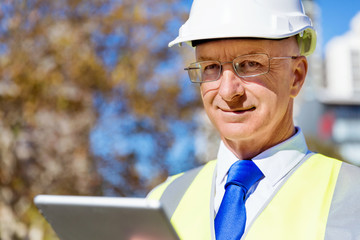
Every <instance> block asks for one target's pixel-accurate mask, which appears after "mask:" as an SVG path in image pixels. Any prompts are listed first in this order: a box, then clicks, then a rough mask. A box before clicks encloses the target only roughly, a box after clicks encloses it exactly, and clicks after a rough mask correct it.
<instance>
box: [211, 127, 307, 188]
mask: <svg viewBox="0 0 360 240" xmlns="http://www.w3.org/2000/svg"><path fill="white" fill-rule="evenodd" d="M295 129H296V133H295V134H294V135H293V136H292V137H290V138H289V139H287V140H285V141H284V142H281V143H279V144H277V145H275V146H273V147H271V148H269V149H267V150H265V151H264V152H262V153H260V154H259V155H257V156H255V157H254V158H253V159H252V160H253V161H254V163H255V164H256V165H257V167H258V168H259V169H260V170H261V171H262V173H263V174H264V176H265V178H267V179H268V181H270V184H272V185H273V186H274V185H276V184H277V183H278V182H279V181H280V180H281V179H283V178H284V177H285V176H286V175H287V174H288V173H289V172H290V171H291V169H293V168H294V167H295V166H296V165H297V164H298V163H299V162H300V161H301V160H302V159H303V158H304V156H305V155H306V154H307V153H308V151H309V150H308V147H307V145H306V141H305V137H304V135H303V133H302V131H301V129H300V128H299V127H296V128H295ZM217 157H218V163H217V177H216V183H217V184H219V183H221V182H222V181H224V180H225V178H226V176H227V173H228V171H229V168H230V167H231V165H232V164H233V163H235V162H236V161H238V160H239V159H238V158H237V157H236V156H235V155H234V154H233V153H232V152H231V151H230V150H229V149H228V148H227V147H226V146H225V144H224V143H223V142H222V141H221V143H220V148H219V152H218V156H217Z"/></svg>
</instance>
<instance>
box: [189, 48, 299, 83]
mask: <svg viewBox="0 0 360 240" xmlns="http://www.w3.org/2000/svg"><path fill="white" fill-rule="evenodd" d="M252 55H266V56H267V57H268V60H269V65H268V70H267V71H266V72H263V73H258V74H253V75H249V76H240V75H239V74H238V72H237V71H236V69H235V64H234V60H235V59H237V58H239V57H244V56H252ZM298 57H301V56H283V57H270V56H269V55H268V54H267V53H253V54H244V55H239V56H237V57H235V58H234V59H233V60H232V61H227V62H220V61H218V60H207V61H199V62H193V63H190V64H189V67H186V68H184V70H185V71H188V74H189V70H192V69H197V68H191V67H190V65H192V64H199V63H204V62H217V63H219V65H220V71H219V75H218V77H217V78H216V79H215V80H209V81H193V80H192V79H191V77H190V74H189V78H190V81H191V82H192V83H208V82H215V81H218V80H219V79H220V77H221V74H222V71H223V68H222V66H223V65H224V64H227V63H232V67H233V70H234V72H235V73H236V75H237V76H238V77H239V78H249V77H256V76H261V75H264V74H267V73H269V72H270V61H271V60H272V59H297V58H298Z"/></svg>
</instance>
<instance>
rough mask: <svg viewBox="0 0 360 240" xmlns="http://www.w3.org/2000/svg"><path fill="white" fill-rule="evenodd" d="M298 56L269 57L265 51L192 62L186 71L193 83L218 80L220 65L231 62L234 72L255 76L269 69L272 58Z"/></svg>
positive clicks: (241, 75) (294, 57)
mask: <svg viewBox="0 0 360 240" xmlns="http://www.w3.org/2000/svg"><path fill="white" fill-rule="evenodd" d="M298 57H299V56H289V57H269V55H267V54H265V53H256V54H247V55H241V56H238V57H236V58H235V59H234V60H232V61H231V62H220V61H201V62H194V63H191V64H190V65H189V67H187V68H184V70H186V71H188V74H189V77H190V81H191V82H193V83H205V82H212V81H217V80H219V78H220V76H221V72H222V65H224V64H227V63H232V65H233V68H234V71H235V73H236V74H237V75H238V76H239V77H241V78H248V77H255V76H259V75H263V74H266V73H268V72H269V71H270V60H272V59H296V58H298Z"/></svg>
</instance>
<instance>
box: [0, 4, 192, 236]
mask: <svg viewBox="0 0 360 240" xmlns="http://www.w3.org/2000/svg"><path fill="white" fill-rule="evenodd" d="M184 8H186V6H183V5H182V4H181V2H175V1H172V0H168V1H160V0H139V1H131V0H123V1H121V0H119V1H111V0H59V1H47V0H27V1H17V0H8V1H4V2H3V3H1V5H0V23H1V24H0V74H1V75H0V76H1V79H0V132H1V134H0V184H1V185H0V239H2V240H8V239H51V237H52V233H51V231H49V229H47V228H46V227H45V226H46V225H45V223H44V221H43V219H42V218H41V217H40V216H39V214H38V212H37V210H36V209H35V207H34V206H33V204H32V199H33V197H34V196H35V195H37V194H39V193H42V194H44V193H47V194H76V195H102V194H104V191H108V192H110V193H111V194H115V195H133V194H143V193H144V192H146V191H147V190H148V189H150V188H151V187H152V186H153V185H154V184H155V183H158V182H159V181H160V180H163V179H164V177H165V176H166V175H167V174H168V170H167V169H168V165H167V164H168V163H167V162H166V161H164V159H166V158H167V157H168V156H169V153H168V151H169V149H172V147H173V145H174V143H175V142H176V141H177V138H176V136H177V134H179V132H178V131H177V127H179V126H180V127H181V128H183V129H185V130H184V132H183V133H181V132H180V133H181V134H188V135H189V131H191V130H192V129H193V128H194V127H195V124H194V123H193V119H192V116H193V112H194V108H196V107H197V106H199V101H198V99H197V98H196V97H194V94H192V91H193V89H189V87H188V86H187V85H185V84H179V80H180V78H181V76H182V74H180V73H179V72H176V71H178V70H179V69H181V68H179V67H178V65H182V64H183V62H182V58H175V57H174V53H175V52H174V51H169V50H168V49H167V48H166V43H167V42H168V41H169V40H170V37H171V36H174V35H175V33H174V32H173V29H174V27H173V26H175V25H176V24H178V22H179V19H183V18H184V12H185V9H184ZM175 66H176V69H177V70H173V68H174V67H175ZM184 99H186V101H183V100H184ZM109 106H110V107H109ZM109 116H110V118H108V117H109ZM111 119H113V120H115V121H112V122H109V121H110V120H111ZM105 120H106V121H105ZM116 122H118V125H117V123H116ZM103 123H105V126H104V124H103ZM108 123H110V124H111V128H110V130H112V129H116V130H119V132H117V133H116V134H120V137H119V138H120V139H124V138H127V137H132V138H131V139H129V140H131V141H133V142H132V143H131V144H132V147H131V148H126V146H122V145H121V144H114V143H113V142H107V141H106V139H104V137H101V136H100V135H97V136H100V137H99V138H98V139H96V137H92V139H93V141H92V147H93V149H95V151H94V152H95V154H94V152H93V151H92V148H91V145H90V136H91V132H92V130H93V128H94V126H96V129H97V131H98V132H101V131H102V129H104V128H105V127H110V126H109V125H106V124H108ZM96 124H97V125H96ZM116 126H119V128H117V127H116ZM174 126H175V127H174ZM120 129H121V131H120ZM98 132H97V133H98ZM114 134H115V133H114ZM110 135H111V133H110ZM133 136H139V137H138V138H133ZM189 136H191V134H190V135H189ZM143 138H149V139H150V140H151V141H148V142H151V143H152V144H151V146H150V147H149V148H150V150H151V151H150V152H151V154H148V155H146V157H147V158H146V159H145V160H146V164H147V165H146V166H151V169H152V171H151V177H149V176H147V177H146V178H144V177H142V174H141V166H142V165H141V164H142V163H143V162H142V161H144V158H143V157H141V151H140V153H139V149H140V150H141V148H142V145H139V144H140V143H141V144H144V141H141V139H143ZM96 140H98V141H96ZM98 142H100V143H101V144H103V145H101V146H98ZM110 143H111V144H114V145H111V146H108V144H110ZM101 149H104V151H102V150H101ZM106 149H107V150H108V152H106V151H105V150H106ZM116 149H117V151H115V150H116ZM187 157H188V159H187V161H186V162H188V163H189V166H191V165H193V164H196V163H195V159H194V157H192V155H191V151H189V155H188V156H187ZM139 163H141V164H140V165H139ZM115 165H116V166H117V168H113V166H115ZM109 166H110V169H112V170H113V172H112V174H113V177H108V176H107V172H106V171H102V172H100V173H101V174H100V173H99V172H98V171H97V168H100V169H105V170H106V169H109ZM104 176H105V177H104ZM116 177H117V178H118V179H119V180H118V181H116V182H114V181H112V180H113V179H115V178H116ZM124 182H126V184H124ZM115 184H116V185H115Z"/></svg>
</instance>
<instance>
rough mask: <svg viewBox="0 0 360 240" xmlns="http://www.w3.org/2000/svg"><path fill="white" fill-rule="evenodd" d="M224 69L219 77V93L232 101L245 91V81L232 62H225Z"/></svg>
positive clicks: (226, 99)
mask: <svg viewBox="0 0 360 240" xmlns="http://www.w3.org/2000/svg"><path fill="white" fill-rule="evenodd" d="M222 69H223V70H222V74H221V76H220V79H219V81H220V86H219V95H220V96H221V97H222V98H223V99H224V100H225V101H231V100H233V99H234V98H235V97H239V96H242V95H243V94H244V92H245V89H244V86H243V82H242V80H241V79H240V78H239V76H238V75H237V74H236V73H235V71H234V69H233V66H232V64H224V65H223V66H222Z"/></svg>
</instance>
